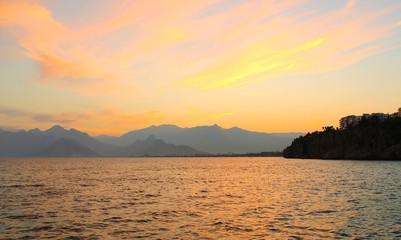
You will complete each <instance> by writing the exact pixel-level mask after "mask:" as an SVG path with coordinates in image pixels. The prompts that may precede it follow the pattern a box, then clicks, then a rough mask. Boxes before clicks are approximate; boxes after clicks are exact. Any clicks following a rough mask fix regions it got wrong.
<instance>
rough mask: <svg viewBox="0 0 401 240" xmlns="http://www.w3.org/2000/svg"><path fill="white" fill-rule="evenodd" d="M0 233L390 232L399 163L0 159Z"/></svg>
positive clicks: (399, 224)
mask: <svg viewBox="0 0 401 240" xmlns="http://www.w3.org/2000/svg"><path fill="white" fill-rule="evenodd" d="M0 238H1V239H32V238H35V239H46V238H50V239H54V238H55V239H124V238H125V239H132V238H143V239H325V238H337V239H339V238H340V239H341V238H345V239H348V238H350V239H357V238H360V239H400V238H401V162H379V161H377V162H375V161H366V162H364V161H322V160H296V159H292V160H287V159H283V158H154V159H152V158H131V159H130V158H125V159H112V158H109V159H107V158H103V159H102V158H99V159H0Z"/></svg>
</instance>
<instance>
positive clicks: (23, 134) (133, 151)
mask: <svg viewBox="0 0 401 240" xmlns="http://www.w3.org/2000/svg"><path fill="white" fill-rule="evenodd" d="M302 135H304V134H303V133H279V134H268V133H260V132H251V131H247V130H243V129H240V128H230V129H225V128H222V127H220V126H218V125H213V126H198V127H192V128H180V127H178V126H175V125H160V126H150V127H148V128H144V129H140V130H134V131H130V132H127V133H125V134H123V135H121V136H119V137H112V136H107V135H101V136H97V137H92V136H89V135H88V134H87V133H84V132H81V131H78V130H76V129H73V128H72V129H69V130H67V129H65V128H63V127H61V126H58V125H56V126H53V127H52V128H50V129H47V130H45V131H41V130H39V129H31V130H28V131H25V130H21V131H17V132H11V131H5V130H1V129H0V157H36V156H37V157H95V156H120V157H125V156H194V155H207V154H226V153H236V154H243V153H255V152H266V151H282V150H283V149H284V148H285V147H286V146H288V145H289V144H290V143H291V142H292V140H293V139H294V138H296V137H299V136H302Z"/></svg>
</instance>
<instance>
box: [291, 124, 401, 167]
mask: <svg viewBox="0 0 401 240" xmlns="http://www.w3.org/2000/svg"><path fill="white" fill-rule="evenodd" d="M283 155H284V157H286V158H313V159H360V160H370V159H372V160H373V159H383V160H386V159H388V160H401V118H400V117H396V118H389V119H387V120H381V119H378V118H373V117H372V118H369V119H362V120H361V121H360V122H359V123H358V124H356V125H353V126H349V127H348V128H346V129H334V128H332V127H325V128H324V131H320V132H313V133H308V134H306V135H305V136H303V137H299V138H297V139H295V140H294V141H293V142H292V144H291V145H290V146H289V147H287V148H286V149H284V152H283Z"/></svg>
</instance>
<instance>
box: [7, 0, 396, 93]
mask: <svg viewBox="0 0 401 240" xmlns="http://www.w3.org/2000/svg"><path fill="white" fill-rule="evenodd" d="M47 3H48V2H46V1H36V2H35V1H19V0H16V1H1V2H0V9H2V15H1V17H0V28H1V30H2V31H5V32H7V33H9V34H12V36H14V37H15V40H16V43H17V44H18V45H19V46H21V47H23V48H24V49H25V54H26V57H29V58H30V59H32V60H34V61H35V62H37V63H38V65H39V70H40V71H41V77H40V79H38V81H37V82H38V83H39V84H43V85H50V86H54V87H57V88H61V89H67V90H70V91H77V92H80V93H82V94H86V95H108V94H109V95H117V94H118V95H124V94H126V95H130V94H132V93H145V92H148V91H154V90H155V88H158V87H160V86H174V87H176V84H177V83H179V86H183V85H184V86H188V87H192V88H198V89H211V88H225V87H235V86H241V85H245V84H249V83H252V82H257V81H264V80H266V79H269V78H272V77H275V76H280V75H283V74H287V73H297V72H305V71H310V72H314V71H328V70H335V69H338V68H342V67H346V66H348V65H350V64H352V63H354V62H356V61H359V60H361V59H363V58H366V57H368V56H371V55H372V54H375V53H377V52H380V51H381V50H382V49H383V46H382V45H380V44H377V42H378V41H379V40H381V39H385V38H386V37H387V36H388V35H389V34H390V30H389V26H386V25H384V24H381V23H380V21H379V20H380V18H381V17H382V16H383V14H384V13H389V12H392V11H394V9H392V8H390V7H389V8H387V9H379V10H377V9H371V10H369V9H367V10H360V9H358V8H357V7H355V6H356V1H355V0H350V1H348V2H347V3H346V4H345V6H343V8H340V9H333V10H331V11H329V12H327V13H324V14H318V13H319V9H318V8H317V9H311V10H309V11H300V10H299V8H300V7H302V6H304V5H305V4H311V3H313V1H309V0H298V1H273V0H259V1H258V0H255V1H244V2H243V3H239V4H236V5H233V6H230V7H223V8H222V9H221V10H219V11H215V12H213V13H211V14H203V15H202V14H201V15H202V16H201V17H199V16H200V13H205V11H206V10H207V9H208V8H210V6H213V5H215V4H220V5H221V4H223V2H222V1H218V0H206V1H178V0H174V1H156V0H149V1H141V2H136V1H118V2H115V1H110V2H106V4H105V5H104V6H103V7H101V8H100V9H102V10H101V11H99V12H96V13H94V14H93V17H92V18H89V19H87V20H86V21H85V22H84V23H82V24H77V23H75V24H70V23H69V22H60V21H58V20H57V16H54V15H53V14H54V13H53V12H52V11H51V9H50V8H48V7H46V4H47ZM3 12H4V13H3ZM206 12H207V11H206ZM76 22H79V21H76ZM320 40H321V41H320ZM316 43H318V44H316ZM155 86H156V87H155Z"/></svg>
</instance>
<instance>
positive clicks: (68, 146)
mask: <svg viewBox="0 0 401 240" xmlns="http://www.w3.org/2000/svg"><path fill="white" fill-rule="evenodd" d="M37 155H38V156H39V157H96V156H99V155H98V154H97V153H95V152H94V151H92V150H91V149H89V148H87V147H85V146H84V145H82V144H81V143H80V142H78V141H77V140H74V139H66V138H60V139H59V140H57V141H56V142H55V143H53V144H52V145H50V146H49V147H47V148H45V149H44V150H43V151H40V152H39V153H38V154H37Z"/></svg>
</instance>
